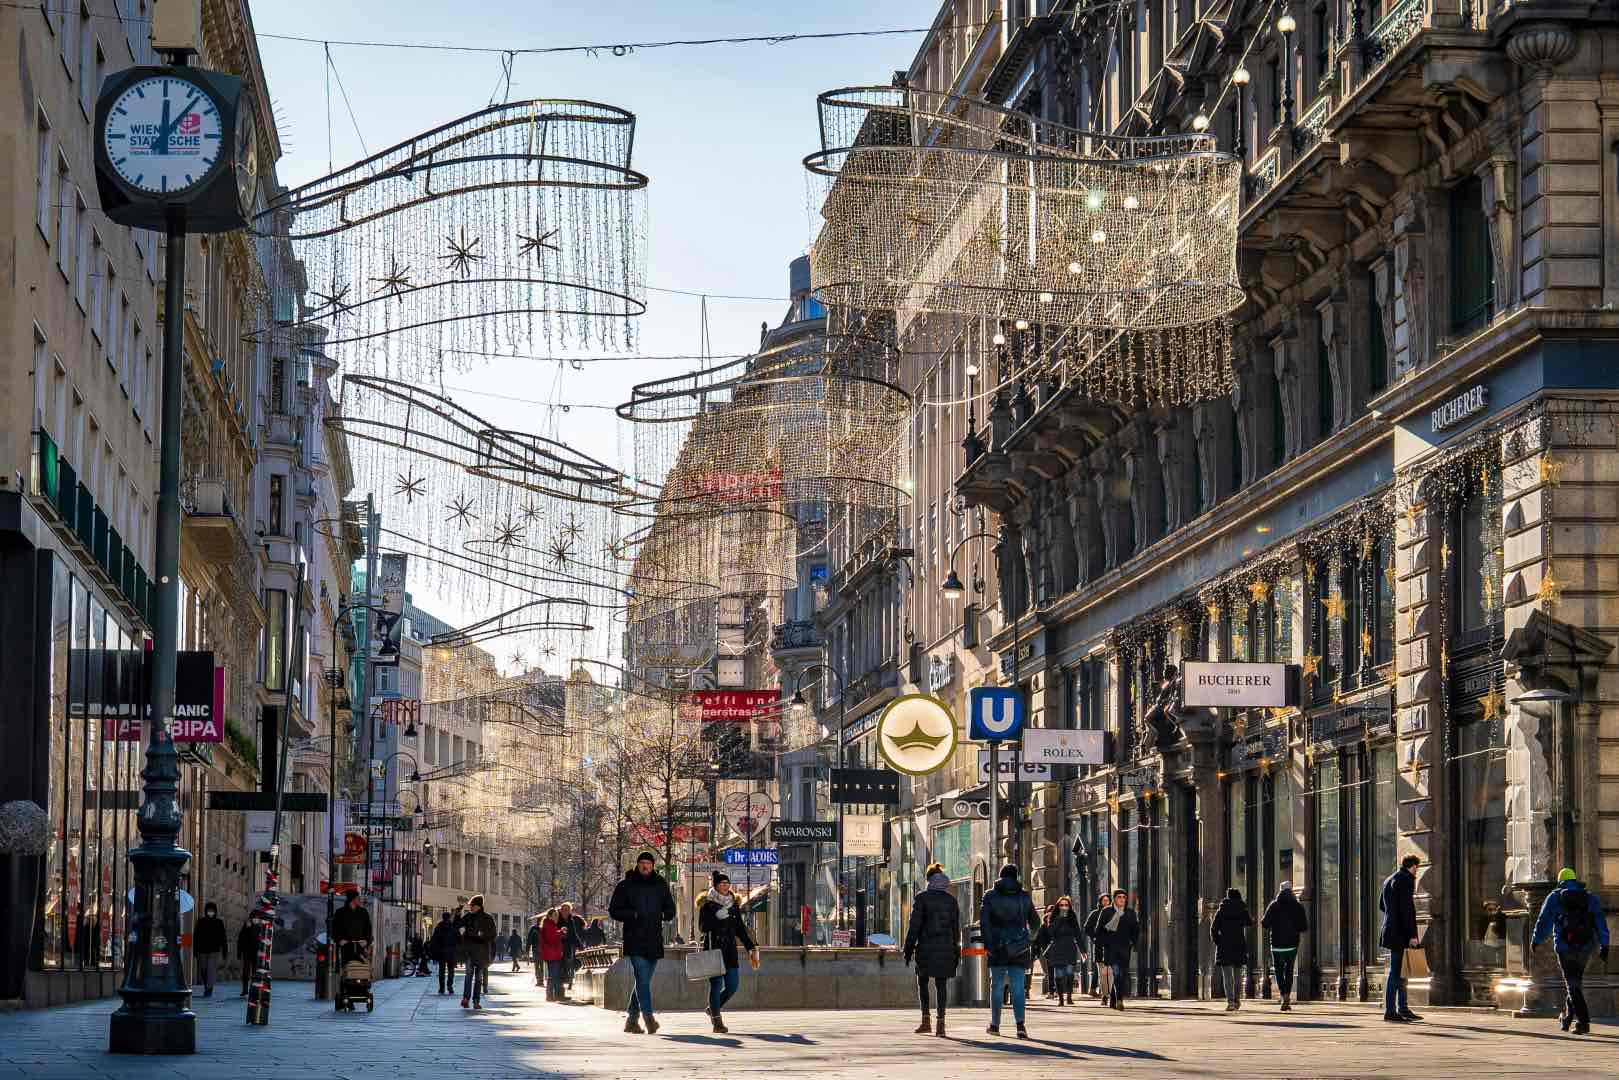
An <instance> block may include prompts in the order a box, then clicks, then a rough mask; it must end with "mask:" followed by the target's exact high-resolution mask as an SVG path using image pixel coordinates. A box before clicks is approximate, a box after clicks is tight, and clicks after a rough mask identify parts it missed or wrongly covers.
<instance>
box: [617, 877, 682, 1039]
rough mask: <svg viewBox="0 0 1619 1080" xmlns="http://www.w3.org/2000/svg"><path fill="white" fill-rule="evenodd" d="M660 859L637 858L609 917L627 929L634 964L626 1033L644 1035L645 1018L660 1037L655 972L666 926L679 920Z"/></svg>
mask: <svg viewBox="0 0 1619 1080" xmlns="http://www.w3.org/2000/svg"><path fill="white" fill-rule="evenodd" d="M657 864H658V860H657V858H656V857H654V856H653V854H652V852H650V851H643V852H641V854H639V855H637V856H636V857H635V866H634V868H633V869H631V870H630V871H629V872H628V873H626V874H625V875H624V880H623V881H620V882H619V883H618V884H617V885H616V886H614V887H613V898H612V900H610V901H609V902H608V904H607V914H608V915H610V916H611V917H612V918H613V921H615V922H618V923H621V924H623V927H624V938H623V941H624V945H623V949H624V956H625V957H626V958H627V959H628V960H629V962H630V970H631V972H632V973H633V974H634V976H635V986H634V988H633V989H632V990H631V991H630V1003H629V1008H628V1010H627V1011H626V1014H625V1017H624V1030H625V1031H627V1032H629V1033H630V1034H633V1035H639V1034H641V1023H640V1021H641V1018H642V1017H645V1019H646V1030H647V1031H648V1032H649V1033H650V1034H654V1035H656V1034H657V1032H658V1021H657V1020H656V1019H654V1018H653V1015H652V973H653V972H654V971H656V970H657V967H658V961H659V960H661V959H663V924H664V923H666V922H669V921H670V920H672V919H673V918H674V917H675V898H674V894H673V893H671V892H670V891H669V883H668V882H667V881H665V880H663V878H662V877H661V876H660V875H659V874H658V872H657V870H656V869H655V868H656V866H657Z"/></svg>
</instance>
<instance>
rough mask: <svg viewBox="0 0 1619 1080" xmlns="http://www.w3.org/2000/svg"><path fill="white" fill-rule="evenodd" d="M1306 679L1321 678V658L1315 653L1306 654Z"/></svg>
mask: <svg viewBox="0 0 1619 1080" xmlns="http://www.w3.org/2000/svg"><path fill="white" fill-rule="evenodd" d="M1303 667H1304V677H1305V678H1306V679H1308V678H1310V677H1311V676H1319V675H1320V674H1321V657H1320V656H1318V655H1316V654H1315V653H1306V654H1305V656H1304V663H1303Z"/></svg>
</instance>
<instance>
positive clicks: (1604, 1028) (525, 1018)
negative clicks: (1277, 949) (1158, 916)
mask: <svg viewBox="0 0 1619 1080" xmlns="http://www.w3.org/2000/svg"><path fill="white" fill-rule="evenodd" d="M744 977H746V976H744ZM435 986H436V980H430V979H394V980H389V981H385V982H381V983H378V984H377V986H376V999H377V1003H376V1006H377V1007H376V1012H375V1013H372V1014H370V1015H367V1014H366V1013H364V1012H359V1013H354V1014H349V1013H342V1014H339V1013H336V1012H334V1011H333V1010H332V1008H331V1004H330V1002H324V1001H320V1002H317V1001H314V1000H313V999H312V998H310V997H309V993H310V985H309V984H308V983H279V984H277V985H276V988H275V995H276V996H275V999H274V1002H273V1006H274V1007H273V1012H272V1017H271V1024H270V1026H269V1027H264V1028H250V1027H247V1026H246V1025H245V1024H244V1023H243V1016H244V1014H245V1008H244V1003H243V1001H242V999H241V998H238V997H237V996H235V994H234V993H233V992H230V991H227V990H222V991H220V994H221V995H225V994H228V995H229V996H215V997H213V998H209V999H205V998H203V997H201V996H200V995H199V996H198V997H197V998H196V1003H195V1008H196V1010H197V1013H198V1017H199V1020H198V1025H197V1035H198V1040H197V1041H198V1050H197V1053H196V1055H194V1056H188V1057H182V1058H128V1057H114V1056H112V1055H109V1054H107V1053H106V1052H105V1047H106V1044H107V1016H108V1014H109V1013H110V1012H111V1011H112V1010H113V1009H114V1008H115V1007H116V1004H117V1002H116V1001H111V1002H108V1001H100V1002H90V1003H87V1004H83V1005H75V1006H70V1007H66V1008H60V1009H51V1010H46V1011H38V1012H8V1013H0V1078H3V1080H35V1078H49V1080H63V1078H78V1077H131V1078H146V1077H161V1078H164V1080H170V1078H176V1080H180V1078H198V1080H202V1078H207V1080H261V1078H265V1080H267V1078H272V1077H273V1078H276V1080H360V1078H370V1077H378V1078H383V1077H386V1078H393V1077H399V1078H402V1080H418V1078H421V1080H429V1078H430V1080H497V1078H498V1080H507V1078H519V1077H520V1078H529V1080H534V1078H542V1080H543V1078H562V1077H567V1078H574V1077H578V1078H582V1080H609V1078H613V1080H617V1078H625V1080H632V1078H634V1080H638V1078H641V1077H658V1078H660V1080H685V1078H691V1077H704V1078H709V1080H712V1078H717V1077H726V1078H733V1077H736V1076H739V1075H741V1076H752V1075H761V1076H766V1075H768V1076H786V1075H791V1076H792V1077H794V1080H798V1078H800V1077H859V1078H860V1080H953V1078H956V1077H974V1078H982V1077H989V1076H997V1075H1001V1076H1004V1075H1015V1076H1017V1077H1018V1080H1031V1078H1033V1080H1041V1078H1046V1077H1062V1078H1063V1080H1084V1078H1090V1077H1108V1078H1110V1080H1111V1078H1114V1077H1120V1076H1124V1077H1154V1078H1159V1077H1243V1078H1250V1077H1261V1078H1269V1077H1287V1078H1306V1077H1309V1078H1317V1077H1320V1078H1327V1077H1330V1078H1335V1080H1336V1078H1348V1077H1366V1076H1402V1077H1413V1078H1417V1080H1434V1078H1441V1077H1467V1078H1469V1080H1484V1078H1487V1077H1488V1078H1494V1077H1557V1078H1558V1080H1596V1078H1598V1077H1601V1078H1603V1080H1611V1078H1612V1077H1613V1076H1614V1075H1615V1061H1616V1060H1619V1054H1616V1051H1619V1025H1615V1024H1613V1023H1606V1024H1598V1025H1597V1026H1596V1027H1595V1028H1593V1032H1594V1034H1592V1035H1590V1036H1586V1037H1584V1038H1576V1037H1574V1036H1568V1035H1563V1034H1561V1033H1560V1032H1558V1030H1557V1026H1556V1024H1555V1022H1552V1021H1541V1020H1535V1021H1530V1020H1513V1019H1511V1018H1509V1017H1505V1016H1499V1015H1496V1014H1493V1013H1489V1012H1479V1011H1470V1010H1444V1009H1435V1010H1432V1011H1431V1012H1430V1013H1428V1022H1427V1023H1425V1024H1420V1025H1412V1026H1410V1027H1398V1028H1396V1027H1389V1026H1386V1025H1384V1024H1383V1023H1382V1021H1381V1019H1380V1018H1379V1013H1378V1011H1377V1010H1376V1009H1375V1008H1373V1007H1369V1006H1361V1005H1337V1004H1334V1005H1309V1004H1306V1005H1301V1006H1299V1007H1298V1008H1297V1009H1296V1010H1295V1011H1294V1012H1292V1013H1289V1014H1286V1015H1283V1014H1281V1013H1279V1012H1277V1011H1276V1007H1275V1006H1274V1005H1267V1004H1265V1003H1251V1004H1249V1005H1248V1006H1247V1007H1245V1008H1243V1010H1242V1011H1241V1012H1239V1013H1237V1014H1235V1015H1231V1016H1228V1015H1226V1014H1225V1013H1224V1011H1223V1003H1215V1002H1193V1001H1159V1002H1135V1003H1132V1004H1131V1007H1130V1008H1129V1009H1128V1010H1127V1011H1125V1012H1123V1013H1116V1012H1109V1011H1105V1010H1103V1009H1099V1008H1097V1007H1096V1006H1094V1005H1086V1004H1081V1005H1079V1006H1077V1007H1074V1008H1065V1009H1061V1010H1059V1009H1056V1008H1054V1007H1052V1006H1050V1005H1046V1004H1043V1003H1042V1004H1038V1005H1033V1006H1031V1008H1030V1012H1029V1029H1030V1032H1031V1033H1032V1034H1033V1036H1034V1038H1033V1040H1032V1041H1029V1042H1020V1041H1018V1040H1017V1039H1014V1038H1008V1037H1006V1035H1010V1034H1011V1033H1012V1031H1013V1027H1012V1024H1011V1017H1010V1016H1007V1017H1006V1018H1005V1019H1004V1026H1003V1031H1004V1032H1005V1033H1006V1035H1003V1036H1000V1037H996V1036H991V1035H987V1034H985V1032H984V1027H985V1024H986V1023H987V1022H988V1021H987V1013H986V1011H985V1010H983V1009H961V1010H958V1011H955V1012H953V1013H952V1014H951V1019H950V1037H949V1038H948V1039H938V1038H929V1037H925V1036H921V1035H914V1034H912V1033H911V1031H912V1028H914V1027H915V1026H916V1015H915V1014H914V1013H911V1012H909V1011H895V1010H890V1011H884V1012H877V1011H868V1012H845V1013H832V1012H737V1013H735V1014H733V1015H731V1016H728V1017H727V1022H728V1024H729V1025H730V1027H731V1034H729V1035H715V1034H711V1033H710V1032H709V1030H708V1021H707V1018H706V1017H704V1016H702V1015H701V1014H694V1013H667V1014H665V1015H664V1016H662V1017H661V1018H660V1019H661V1022H662V1024H663V1029H662V1030H661V1031H660V1032H659V1034H658V1035H656V1036H645V1035H642V1036H634V1035H626V1034H624V1033H623V1031H622V1030H621V1028H622V1024H623V1018H622V1016H621V1015H619V1014H617V1013H610V1012H607V1011H605V1010H602V1009H598V1008H595V1007H593V1006H586V1005H572V1006H570V1005H548V1004H546V1003H545V1002H544V1000H543V995H542V994H540V993H538V992H537V990H536V988H535V987H534V985H533V976H532V975H531V974H530V973H528V972H526V971H525V972H523V973H522V974H509V973H497V974H496V975H495V977H494V985H493V986H492V988H491V989H492V994H491V998H490V999H489V1001H487V1002H486V1004H485V1008H484V1009H483V1010H482V1011H481V1012H477V1013H472V1012H464V1011H462V1009H461V1008H460V1004H459V999H458V998H455V997H449V996H445V997H441V996H439V995H438V994H436V993H434V987H435Z"/></svg>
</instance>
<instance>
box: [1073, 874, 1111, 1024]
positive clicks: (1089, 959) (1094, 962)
mask: <svg viewBox="0 0 1619 1080" xmlns="http://www.w3.org/2000/svg"><path fill="white" fill-rule="evenodd" d="M1112 909H1113V897H1111V896H1109V895H1108V894H1107V893H1100V894H1098V895H1097V897H1096V906H1095V907H1094V908H1092V909H1091V910H1090V913H1089V914H1087V915H1086V916H1085V926H1084V930H1085V952H1084V954H1083V955H1082V956H1081V958H1080V962H1081V963H1082V964H1083V965H1084V967H1085V986H1084V987H1083V989H1084V991H1085V993H1087V994H1089V995H1090V996H1091V997H1093V998H1100V997H1101V996H1102V970H1103V969H1104V968H1105V967H1106V965H1105V964H1104V963H1103V962H1102V938H1101V935H1102V920H1103V919H1104V918H1106V917H1107V915H1108V913H1109V912H1110V911H1112ZM1101 1004H1104V1005H1105V1004H1107V1002H1106V1001H1105V1000H1104V1001H1103V1002H1101Z"/></svg>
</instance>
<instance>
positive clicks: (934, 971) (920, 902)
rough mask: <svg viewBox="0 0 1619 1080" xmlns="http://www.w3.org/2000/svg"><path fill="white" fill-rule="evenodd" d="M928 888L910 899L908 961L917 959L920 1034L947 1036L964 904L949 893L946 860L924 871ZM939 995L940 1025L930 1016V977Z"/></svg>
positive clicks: (907, 936) (908, 963) (917, 1030)
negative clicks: (948, 987) (948, 985)
mask: <svg viewBox="0 0 1619 1080" xmlns="http://www.w3.org/2000/svg"><path fill="white" fill-rule="evenodd" d="M923 876H924V878H925V879H926V880H927V888H925V889H923V890H922V891H921V892H919V893H917V894H916V899H915V900H912V901H911V921H910V924H909V925H908V926H907V927H906V929H905V950H904V956H905V963H906V966H909V965H910V963H911V959H912V957H915V959H916V996H917V997H918V998H919V999H920V1000H921V1002H922V1022H921V1023H920V1024H918V1025H917V1027H916V1033H917V1034H918V1035H929V1034H932V1035H937V1036H939V1037H940V1038H943V1037H944V1006H945V980H946V979H953V978H955V976H956V968H957V966H958V965H959V964H960V963H961V905H960V904H958V903H956V898H955V897H954V896H952V895H951V894H950V878H949V876H948V875H947V874H946V873H945V872H944V864H943V863H930V864H929V865H928V868H927V872H926V873H925V874H924V875H923ZM929 979H932V980H933V989H934V992H935V993H936V994H938V997H939V1021H938V1024H937V1026H935V1025H934V1024H933V1022H932V1021H931V1020H930V1019H929V1017H928V980H929Z"/></svg>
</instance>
